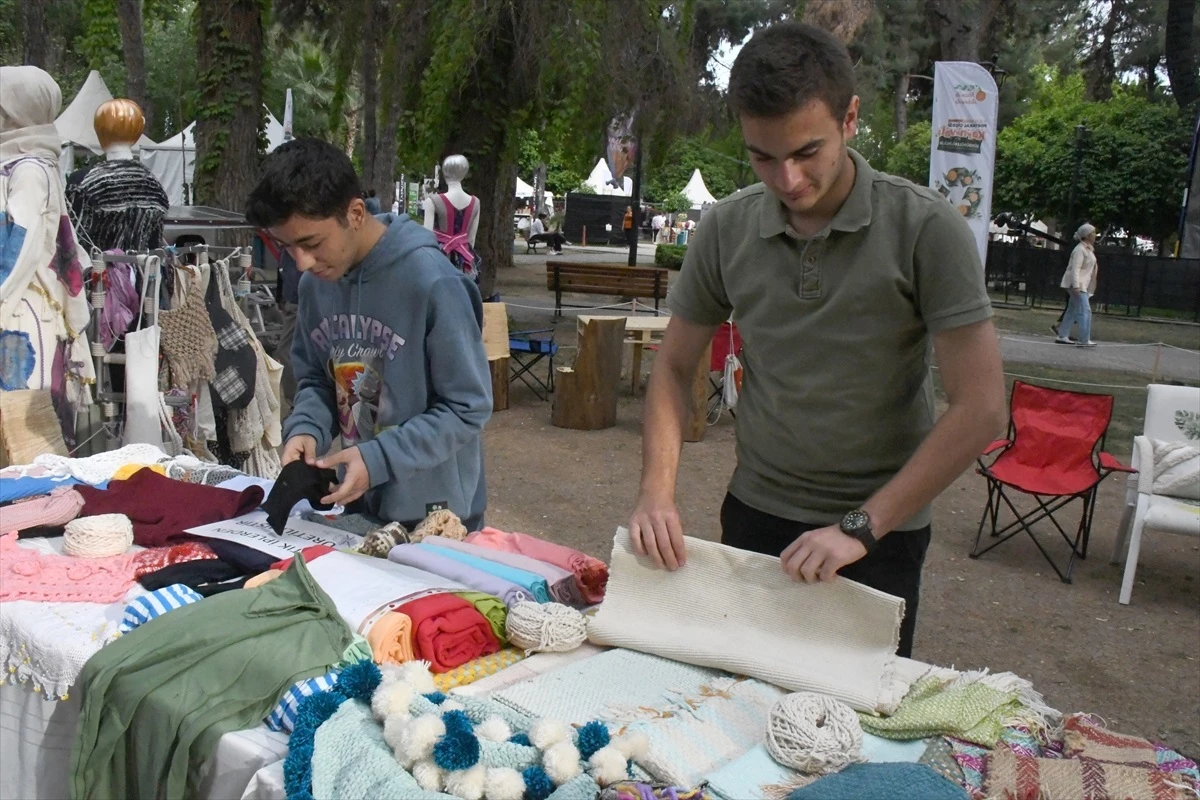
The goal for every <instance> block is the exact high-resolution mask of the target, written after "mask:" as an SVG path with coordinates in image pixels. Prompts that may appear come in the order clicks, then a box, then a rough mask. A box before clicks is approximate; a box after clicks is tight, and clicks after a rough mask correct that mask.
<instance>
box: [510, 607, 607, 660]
mask: <svg viewBox="0 0 1200 800" xmlns="http://www.w3.org/2000/svg"><path fill="white" fill-rule="evenodd" d="M505 631H506V632H507V634H508V640H509V641H510V642H512V643H513V644H514V645H516V646H517V647H519V648H521V649H522V650H525V651H526V652H549V653H564V652H567V651H568V650H574V649H575V648H577V647H579V645H581V644H583V643H584V641H586V640H587V621H586V620H584V618H583V614H581V613H579V611H577V610H576V609H574V608H571V607H570V606H565V605H563V604H562V603H531V602H521V603H517V604H516V605H514V606H513V607H512V608H510V609H509V610H508V617H507V620H506V622H505Z"/></svg>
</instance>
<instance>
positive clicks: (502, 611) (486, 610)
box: [454, 592, 508, 647]
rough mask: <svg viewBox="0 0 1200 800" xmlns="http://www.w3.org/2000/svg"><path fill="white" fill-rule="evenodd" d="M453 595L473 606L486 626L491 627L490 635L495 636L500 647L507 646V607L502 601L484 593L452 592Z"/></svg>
mask: <svg viewBox="0 0 1200 800" xmlns="http://www.w3.org/2000/svg"><path fill="white" fill-rule="evenodd" d="M454 594H456V595H458V596H459V597H461V598H462V599H463V600H466V601H467V602H468V603H470V604H471V605H473V606H475V610H476V611H478V612H479V613H480V614H483V617H484V619H486V620H487V621H488V625H491V626H492V633H494V634H496V638H497V639H499V640H500V646H501V647H504V645H506V644H508V628H507V627H506V625H507V623H508V606H506V605H504V601H503V600H501V599H500V598H499V597H496V596H495V595H490V594H486V593H484V592H454Z"/></svg>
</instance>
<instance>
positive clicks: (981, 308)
mask: <svg viewBox="0 0 1200 800" xmlns="http://www.w3.org/2000/svg"><path fill="white" fill-rule="evenodd" d="M729 97H730V103H731V105H732V106H733V108H734V110H735V111H736V112H737V114H738V115H739V117H740V120H741V126H742V135H743V138H744V139H745V142H746V148H747V149H748V150H749V152H750V157H751V159H752V162H753V166H754V171H755V173H756V174H757V175H758V177H759V178H760V179H761V180H762V183H760V184H757V185H755V186H752V187H749V188H747V189H743V190H742V191H740V192H738V193H737V194H735V195H733V196H731V197H727V198H725V199H724V200H722V201H721V202H719V203H717V205H716V206H715V207H714V208H713V209H711V210H710V211H709V212H708V213H707V214H705V216H704V220H703V221H702V222H701V224H700V226H699V228H698V229H697V230H696V233H695V237H694V239H693V241H691V242H690V243H689V244H690V246H689V247H688V252H687V256H686V258H685V260H684V265H683V270H682V272H681V273H680V275H679V279H678V281H677V282H676V283H675V285H674V287H673V288H672V290H671V294H670V298H669V305H670V308H671V310H672V312H673V317H672V319H671V324H670V326H669V327H668V328H667V332H666V336H665V338H664V341H663V345H662V349H661V350H660V351H659V355H658V358H657V359H656V361H655V364H654V370H653V373H652V374H651V376H650V384H649V388H648V390H647V392H646V411H645V429H644V434H643V435H644V440H643V470H642V483H641V492H640V494H639V497H638V500H637V507H636V509H635V511H634V513H633V516H632V519H631V520H630V532H631V534H632V537H633V542H634V546H635V547H636V548H637V549H638V551H639V552H640V553H642V554H645V555H649V556H651V557H652V558H653V559H654V561H655V563H657V564H659V565H660V566H664V567H666V568H667V569H675V568H677V567H678V566H681V565H682V564H683V563H684V561H685V558H686V553H685V548H684V543H683V538H682V537H683V533H684V530H683V526H682V524H681V522H680V515H679V510H678V508H677V507H676V505H675V498H674V495H675V481H676V475H677V472H678V469H679V455H680V448H681V444H682V437H681V427H682V422H683V419H684V415H685V410H684V409H685V405H684V398H685V397H687V396H689V393H690V391H691V388H690V387H691V383H692V375H693V374H694V373H695V370H696V368H697V365H698V363H699V361H700V359H701V357H702V356H703V353H704V351H705V348H706V347H707V345H708V343H709V341H710V340H711V339H712V336H713V333H714V331H715V330H716V328H717V326H718V325H719V324H720V323H721V322H723V321H724V320H726V319H727V318H728V317H729V316H730V314H732V316H733V319H734V321H735V322H736V323H737V324H738V327H739V329H740V331H741V334H742V338H743V340H744V342H745V349H744V351H743V356H742V362H743V364H744V366H745V379H744V383H743V385H742V393H741V396H740V398H739V400H738V409H737V412H738V413H737V459H738V464H737V469H736V470H735V471H734V474H733V478H732V480H731V481H730V485H729V493H728V495H727V496H726V498H725V503H724V505H723V506H722V508H721V540H722V542H724V543H725V544H728V545H732V546H734V547H740V548H744V549H748V550H755V551H758V552H761V553H767V554H770V555H778V556H779V557H780V559H781V564H782V567H783V569H784V570H785V571H786V572H788V573H789V574H790V575H792V576H793V577H795V578H796V579H798V580H803V581H817V580H830V579H832V578H833V576H834V575H835V574H839V575H842V576H843V577H846V578H850V579H852V580H856V581H860V582H862V583H865V584H867V585H869V586H873V587H875V588H877V589H879V590H881V591H884V592H887V593H889V594H893V595H897V596H899V597H902V598H904V600H905V617H904V623H903V625H902V626H901V637H900V647H899V653H900V654H901V655H905V656H907V655H909V654H910V653H911V651H912V639H913V630H914V628H915V624H916V610H917V600H918V596H919V588H920V579H921V565H922V563H923V562H924V558H925V550H926V548H927V547H928V546H929V538H930V507H929V504H930V503H931V502H932V501H933V499H934V498H935V497H936V496H937V495H938V494H939V493H940V492H941V491H942V490H943V489H945V488H946V487H947V486H948V485H950V483H951V482H952V481H953V480H954V479H955V478H957V477H958V476H959V475H960V474H961V473H962V472H963V470H965V469H966V468H967V467H968V466H969V465H970V464H971V462H972V461H973V460H974V459H975V458H976V457H977V456H978V455H979V454H980V453H981V452H983V449H984V447H985V446H986V445H987V444H988V443H989V442H990V441H992V440H993V439H994V438H995V436H996V435H997V434H998V433H999V432H1000V431H1001V430H1002V429H1003V427H1004V424H1005V420H1006V411H1005V398H1004V379H1003V374H1002V371H1001V362H1000V352H999V347H998V345H997V342H996V335H995V332H994V329H993V327H992V323H991V316H992V312H991V306H990V304H989V301H988V296H987V293H986V291H985V288H984V282H983V269H982V267H981V266H980V264H979V257H978V254H977V250H976V246H975V241H974V238H973V236H972V234H971V232H970V230H969V228H968V227H967V224H966V222H965V221H964V220H963V219H962V217H960V216H959V215H958V212H957V211H955V209H954V208H953V207H951V205H950V204H949V203H947V202H946V201H945V200H944V199H942V198H941V197H940V196H939V195H938V194H937V193H936V192H933V191H931V190H929V189H927V188H925V187H922V186H916V185H914V184H912V183H910V182H908V181H906V180H903V179H900V178H895V177H892V176H890V175H884V174H882V173H878V172H875V171H874V170H872V169H871V167H870V166H869V165H868V164H867V163H866V161H865V160H864V159H863V158H862V157H861V156H860V155H859V154H858V153H856V152H854V151H853V150H850V149H849V148H847V146H846V142H847V140H848V139H850V138H851V137H853V136H854V134H855V131H856V129H857V127H858V97H856V96H854V70H853V66H852V65H851V62H850V57H849V54H848V53H847V52H846V49H845V48H844V47H843V46H842V45H841V43H839V42H838V41H837V40H836V39H834V38H833V37H832V36H831V35H830V34H828V33H826V32H825V31H822V30H820V29H817V28H813V27H811V26H807V25H802V24H799V23H795V22H788V23H784V24H780V25H775V26H773V27H771V28H767V29H765V30H763V31H761V32H759V33H757V34H756V35H755V36H754V37H753V38H752V39H751V40H750V41H749V42H748V43H747V44H746V46H745V47H743V49H742V51H741V53H740V54H739V55H738V58H737V61H736V62H735V63H734V66H733V69H732V71H731V73H730V80H729ZM931 343H932V345H933V348H932V349H933V352H934V353H935V354H936V356H937V363H938V366H939V369H940V372H941V378H942V385H943V387H944V389H945V392H946V396H947V399H948V400H949V408H948V409H947V411H946V413H944V414H943V415H942V416H941V418H940V419H938V420H937V421H936V424H935V422H934V418H935V407H934V395H933V387H932V382H931V377H930V371H929V366H930V363H931V359H930V357H929V356H930V344H931Z"/></svg>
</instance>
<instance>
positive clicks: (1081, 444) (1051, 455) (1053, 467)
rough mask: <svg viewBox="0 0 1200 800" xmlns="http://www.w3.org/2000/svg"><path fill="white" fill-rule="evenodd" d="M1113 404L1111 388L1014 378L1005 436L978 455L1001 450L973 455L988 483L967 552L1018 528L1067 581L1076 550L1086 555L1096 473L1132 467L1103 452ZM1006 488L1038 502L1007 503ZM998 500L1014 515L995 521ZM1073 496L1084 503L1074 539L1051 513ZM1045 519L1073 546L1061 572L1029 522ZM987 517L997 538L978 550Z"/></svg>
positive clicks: (1097, 481) (1098, 478) (1001, 539)
mask: <svg viewBox="0 0 1200 800" xmlns="http://www.w3.org/2000/svg"><path fill="white" fill-rule="evenodd" d="M1112 408H1113V398H1112V395H1107V394H1085V393H1083V392H1066V391H1062V390H1059V389H1047V388H1045V387H1042V386H1034V385H1032V384H1028V383H1023V382H1021V381H1014V382H1013V390H1012V401H1011V403H1010V409H1011V412H1010V413H1011V418H1010V421H1009V427H1008V438H1007V439H1000V440H997V441H995V442H992V443H991V444H990V445H989V446H988V449H987V450H986V451H985V452H984V454H983V455H984V456H988V455H990V454H992V453H995V452H997V451H1000V454H999V455H998V456H996V458H995V459H994V460H993V461H992V463H991V464H990V465H988V464H984V462H983V458H982V457H981V458H980V459H979V469H978V472H979V474H980V475H982V476H983V477H984V478H986V479H987V483H988V502H987V507H986V508H985V509H984V511H983V517H982V518H981V519H980V520H979V532H978V533H977V534H976V536H975V546H974V548H973V549H972V550H971V558H978V557H979V556H981V555H983V554H984V553H986V552H987V551H988V550H991V549H992V548H993V547H996V546H997V545H999V544H1002V543H1004V542H1006V541H1008V540H1009V539H1011V538H1012V537H1014V536H1016V535H1018V534H1019V533H1021V532H1022V531H1024V532H1025V533H1028V534H1029V537H1030V538H1031V539H1033V543H1034V544H1035V545H1037V548H1038V550H1040V551H1041V552H1042V555H1043V556H1045V557H1046V560H1047V561H1049V562H1050V566H1051V567H1053V568H1054V571H1055V572H1056V573H1058V577H1059V578H1061V579H1062V581H1063V583H1070V582H1071V570H1072V569H1073V568H1074V566H1075V558H1076V556H1078V557H1079V558H1087V547H1088V536H1089V534H1090V532H1091V527H1092V513H1093V511H1095V508H1096V489H1097V487H1098V486H1099V485H1100V481H1102V480H1103V479H1104V477H1105V476H1106V475H1108V474H1109V473H1111V472H1132V471H1133V470H1132V468H1131V467H1127V466H1125V465H1124V464H1122V463H1121V462H1119V461H1117V460H1116V459H1115V458H1113V457H1112V456H1111V455H1110V454H1108V453H1105V452H1104V437H1105V435H1106V433H1107V432H1108V423H1109V420H1110V419H1111V418H1112ZM1008 489H1012V490H1014V491H1017V492H1021V493H1023V494H1027V495H1030V496H1031V497H1033V499H1034V500H1035V501H1036V502H1037V508H1036V509H1031V510H1030V511H1029V512H1028V513H1024V514H1023V513H1022V512H1020V511H1019V510H1017V507H1016V506H1015V505H1014V504H1013V502H1012V500H1011V499H1010V497H1009V494H1008V492H1007V490H1008ZM1002 500H1003V501H1004V504H1005V505H1006V506H1008V508H1009V510H1010V511H1012V513H1013V516H1014V517H1016V520H1015V521H1014V522H1011V523H1009V524H1008V525H1006V526H1005V527H1003V528H1000V527H999V522H1000V501H1002ZM1075 500H1079V501H1081V503H1082V505H1083V510H1082V512H1081V513H1080V516H1079V525H1078V527H1077V528H1076V530H1075V538H1074V539H1072V538H1071V537H1070V536H1068V535H1067V532H1066V531H1065V530H1064V529H1063V526H1062V525H1060V524H1059V522H1058V520H1057V519H1056V518H1055V516H1054V515H1055V513H1057V512H1058V511H1060V510H1061V509H1063V508H1064V507H1065V506H1067V505H1068V504H1070V503H1071V502H1073V501H1075ZM1043 519H1049V520H1050V522H1052V523H1053V524H1054V527H1055V528H1057V529H1058V532H1059V534H1061V535H1062V537H1063V539H1064V540H1065V541H1066V543H1067V544H1068V545H1070V547H1071V556H1070V559H1069V560H1068V561H1067V569H1066V571H1065V572H1064V571H1063V570H1061V569H1059V567H1058V565H1057V564H1055V563H1054V559H1053V558H1051V557H1050V553H1049V552H1047V550H1046V548H1045V547H1043V546H1042V543H1041V542H1040V541H1039V540H1038V537H1037V536H1036V535H1035V534H1034V531H1033V528H1032V525H1033V524H1034V523H1037V522H1040V521H1042V520H1043ZM989 520H990V522H991V535H992V536H993V537H995V538H996V539H997V541H995V542H992V543H991V544H990V545H988V546H987V547H985V548H983V549H982V550H981V549H980V548H979V542H980V539H982V538H983V529H984V526H985V525H987V523H988V522H989Z"/></svg>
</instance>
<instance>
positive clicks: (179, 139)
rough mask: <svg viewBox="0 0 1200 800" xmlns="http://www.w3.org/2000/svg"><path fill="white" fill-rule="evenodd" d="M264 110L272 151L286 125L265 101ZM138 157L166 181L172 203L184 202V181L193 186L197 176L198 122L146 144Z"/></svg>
mask: <svg viewBox="0 0 1200 800" xmlns="http://www.w3.org/2000/svg"><path fill="white" fill-rule="evenodd" d="M263 111H265V112H266V114H267V152H268V153H269V152H271V151H272V150H274V149H275V148H276V147H279V145H281V144H283V125H282V124H280V122H279V120H277V119H275V115H274V114H272V113H271V110H270V109H268V108H267V107H266V106H265V105H264V106H263ZM138 157H139V158H141V160H142V163H143V164H145V165H146V168H147V169H149V170H150V171H151V172H153V173H154V177H156V178H158V180H159V183H161V184H162V185H163V188H164V189H165V190H166V192H167V199H168V200H169V201H170V203H171V205H173V206H179V205H183V204H184V199H185V198H184V193H183V185H184V184H185V183H186V184H187V185H188V186H192V185H193V183H194V181H195V176H196V123H194V122H193V123H192V124H190V125H188V126H187V127H186V128H184V129H183V130H181V131H180V132H179V133H177V134H175V135H174V136H172V137H171V138H170V139H167V140H166V141H164V142H159V143H158V144H154V143H153V142H150V143H149V144H147V145H143V146H142V147H141V148H140V149H139V152H138Z"/></svg>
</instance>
